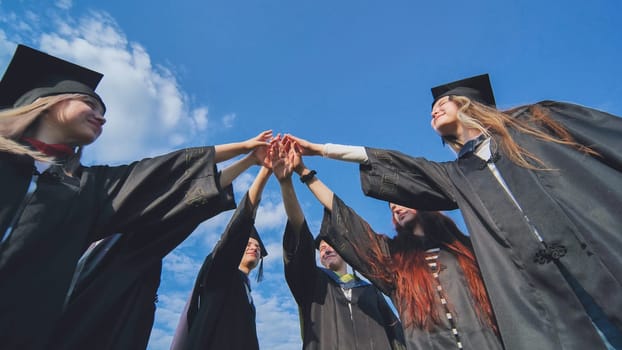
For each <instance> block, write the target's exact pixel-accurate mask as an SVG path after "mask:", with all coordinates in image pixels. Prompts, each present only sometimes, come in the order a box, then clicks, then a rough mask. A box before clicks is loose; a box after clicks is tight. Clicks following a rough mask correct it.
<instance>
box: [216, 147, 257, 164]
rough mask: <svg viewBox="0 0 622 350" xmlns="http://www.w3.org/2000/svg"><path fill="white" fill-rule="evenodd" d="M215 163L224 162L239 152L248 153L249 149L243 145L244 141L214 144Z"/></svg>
mask: <svg viewBox="0 0 622 350" xmlns="http://www.w3.org/2000/svg"><path fill="white" fill-rule="evenodd" d="M214 150H215V151H216V154H215V157H214V159H215V161H216V163H220V162H224V161H225V160H229V159H231V158H233V157H236V156H239V155H240V154H244V153H248V152H249V151H250V149H248V148H247V147H246V146H245V142H232V143H226V144H222V145H216V146H214Z"/></svg>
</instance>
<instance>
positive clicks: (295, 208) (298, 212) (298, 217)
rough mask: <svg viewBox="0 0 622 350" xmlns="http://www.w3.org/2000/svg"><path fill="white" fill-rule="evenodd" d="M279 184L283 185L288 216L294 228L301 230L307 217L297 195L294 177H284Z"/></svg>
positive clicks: (282, 189)
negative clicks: (293, 182)
mask: <svg viewBox="0 0 622 350" xmlns="http://www.w3.org/2000/svg"><path fill="white" fill-rule="evenodd" d="M279 184H280V185H281V195H282V197H283V206H284V207H285V213H286V214H287V218H288V220H289V222H290V223H291V224H292V227H293V228H294V230H295V231H296V232H300V229H301V228H302V224H303V223H304V220H305V217H304V214H303V213H302V209H301V208H300V203H299V202H298V197H297V196H296V191H295V190H294V185H293V184H292V178H291V177H289V178H287V179H284V180H283V181H280V182H279Z"/></svg>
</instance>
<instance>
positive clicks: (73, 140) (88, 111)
mask: <svg viewBox="0 0 622 350" xmlns="http://www.w3.org/2000/svg"><path fill="white" fill-rule="evenodd" d="M102 112H103V108H102V106H101V105H100V104H99V102H97V101H96V100H95V99H93V98H91V97H87V96H85V97H84V98H80V99H68V100H64V101H61V102H59V103H57V104H55V105H54V106H52V107H51V108H50V110H49V112H48V113H46V114H45V115H44V116H43V120H42V124H43V125H42V127H44V128H45V130H40V131H41V132H42V133H43V135H44V136H43V137H42V139H40V140H41V141H43V142H46V143H50V144H58V143H62V144H66V145H71V146H83V145H88V144H90V143H92V142H93V141H95V140H96V139H97V138H98V137H99V135H101V133H102V128H103V125H104V123H106V119H104V117H103V116H102Z"/></svg>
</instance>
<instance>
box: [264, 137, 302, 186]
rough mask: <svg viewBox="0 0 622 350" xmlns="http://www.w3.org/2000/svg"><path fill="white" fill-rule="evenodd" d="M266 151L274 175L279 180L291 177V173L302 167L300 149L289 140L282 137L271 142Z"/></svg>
mask: <svg viewBox="0 0 622 350" xmlns="http://www.w3.org/2000/svg"><path fill="white" fill-rule="evenodd" d="M268 153H269V158H270V160H271V162H272V170H273V172H274V176H276V178H277V179H278V180H279V182H282V181H285V180H287V179H289V178H291V176H292V173H293V172H294V171H297V169H299V168H300V167H301V166H302V167H303V168H304V164H303V163H302V158H301V155H300V149H299V148H298V147H297V146H296V143H295V142H293V141H291V140H287V139H283V140H279V141H278V142H273V143H271V145H270V151H269V152H268Z"/></svg>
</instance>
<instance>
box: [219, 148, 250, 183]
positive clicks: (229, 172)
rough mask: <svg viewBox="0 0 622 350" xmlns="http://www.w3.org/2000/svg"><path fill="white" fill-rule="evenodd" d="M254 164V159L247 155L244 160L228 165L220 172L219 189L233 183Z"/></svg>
mask: <svg viewBox="0 0 622 350" xmlns="http://www.w3.org/2000/svg"><path fill="white" fill-rule="evenodd" d="M254 164H255V159H254V158H253V157H252V156H250V155H247V156H245V157H244V158H242V159H240V160H238V161H236V162H235V163H233V164H231V165H229V166H228V167H226V168H225V169H223V170H222V171H221V172H220V180H219V184H220V188H225V187H227V186H229V185H231V183H232V182H233V180H234V179H235V178H236V177H238V176H239V175H240V174H241V173H243V172H244V171H246V169H248V168H250V167H251V166H252V165H254Z"/></svg>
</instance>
